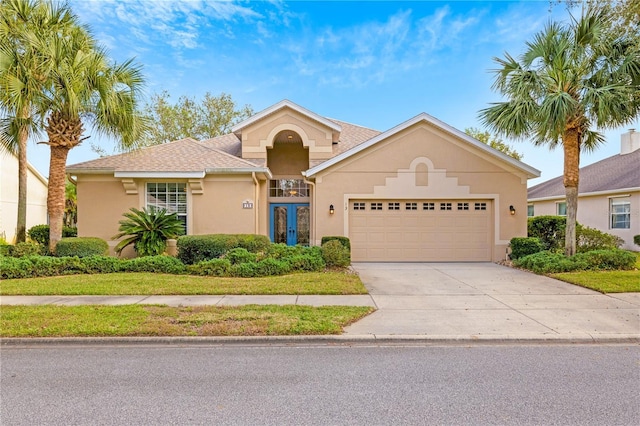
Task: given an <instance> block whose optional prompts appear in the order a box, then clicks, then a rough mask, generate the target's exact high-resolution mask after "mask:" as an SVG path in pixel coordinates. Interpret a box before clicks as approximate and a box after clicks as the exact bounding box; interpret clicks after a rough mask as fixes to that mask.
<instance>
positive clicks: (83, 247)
mask: <svg viewBox="0 0 640 426" xmlns="http://www.w3.org/2000/svg"><path fill="white" fill-rule="evenodd" d="M108 252H109V246H108V244H107V242H106V241H105V240H103V239H101V238H97V237H71V238H62V239H61V240H60V241H58V244H57V245H56V256H58V257H65V256H78V257H88V256H102V255H106V254H108Z"/></svg>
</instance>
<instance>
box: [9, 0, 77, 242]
mask: <svg viewBox="0 0 640 426" xmlns="http://www.w3.org/2000/svg"><path fill="white" fill-rule="evenodd" d="M75 25H77V20H76V18H75V16H74V15H73V14H71V13H69V10H68V9H67V8H65V7H63V6H61V5H60V4H58V3H53V2H48V1H46V2H45V1H37V0H2V1H0V113H1V115H0V117H1V120H0V148H4V149H5V150H7V151H9V152H12V153H14V154H15V155H16V156H17V158H18V206H17V208H18V215H17V224H16V241H17V242H24V241H25V237H26V232H25V230H26V222H27V141H28V139H29V137H30V136H33V135H37V134H39V130H40V127H39V125H40V123H39V122H38V120H37V118H38V115H37V111H38V108H39V99H40V96H41V94H42V92H43V90H45V87H46V84H47V78H46V77H47V75H48V74H49V72H50V70H51V67H52V65H53V63H52V61H50V58H48V57H47V56H46V55H42V54H41V52H40V51H39V49H38V48H37V47H38V44H36V43H33V42H32V41H33V40H41V43H44V44H46V43H47V40H52V39H53V37H54V36H55V35H56V34H58V35H60V36H64V35H66V34H68V33H69V32H70V31H71V29H72V28H73V27H74V26H75Z"/></svg>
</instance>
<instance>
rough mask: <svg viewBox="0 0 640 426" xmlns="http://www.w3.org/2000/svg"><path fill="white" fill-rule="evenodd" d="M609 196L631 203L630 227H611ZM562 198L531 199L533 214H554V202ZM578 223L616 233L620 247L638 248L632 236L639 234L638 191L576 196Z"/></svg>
mask: <svg viewBox="0 0 640 426" xmlns="http://www.w3.org/2000/svg"><path fill="white" fill-rule="evenodd" d="M611 197H623V198H624V199H626V200H629V202H630V203H631V224H630V225H631V228H629V229H611V226H610V218H611V216H610V211H609V203H610V201H609V200H610V199H611ZM564 201H565V200H564V198H562V199H553V200H544V201H533V202H530V203H529V204H533V213H534V216H545V215H556V213H557V210H556V204H557V203H558V202H564ZM577 221H578V223H580V224H582V225H585V226H588V227H590V228H596V229H598V230H600V231H602V232H606V233H608V234H613V235H617V236H618V237H620V238H622V239H623V240H624V242H625V243H624V245H623V246H622V248H624V249H627V250H635V251H638V250H640V247H638V246H636V245H635V244H634V243H633V236H634V235H640V191H631V192H624V193H616V194H599V195H592V196H581V197H579V198H578V215H577Z"/></svg>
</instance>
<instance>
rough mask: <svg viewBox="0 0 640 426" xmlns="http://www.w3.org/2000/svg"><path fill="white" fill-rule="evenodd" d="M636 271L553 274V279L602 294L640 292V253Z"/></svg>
mask: <svg viewBox="0 0 640 426" xmlns="http://www.w3.org/2000/svg"><path fill="white" fill-rule="evenodd" d="M637 256H638V258H637V261H636V269H635V270H634V271H581V272H564V273H561V274H552V275H551V276H552V277H553V278H556V279H558V280H561V281H565V282H568V283H571V284H576V285H579V286H581V287H586V288H590V289H592V290H596V291H599V292H601V293H637V292H640V253H638V254H637Z"/></svg>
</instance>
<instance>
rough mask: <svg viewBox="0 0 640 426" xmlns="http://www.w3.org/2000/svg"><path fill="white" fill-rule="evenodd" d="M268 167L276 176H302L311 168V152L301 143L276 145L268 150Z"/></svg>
mask: <svg viewBox="0 0 640 426" xmlns="http://www.w3.org/2000/svg"><path fill="white" fill-rule="evenodd" d="M267 167H269V170H271V173H272V174H273V175H274V176H301V175H300V172H301V171H302V170H307V169H308V168H309V150H308V149H307V148H304V147H303V146H302V144H300V143H299V142H298V143H297V144H296V143H276V144H275V146H274V147H273V148H271V149H268V150H267Z"/></svg>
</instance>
